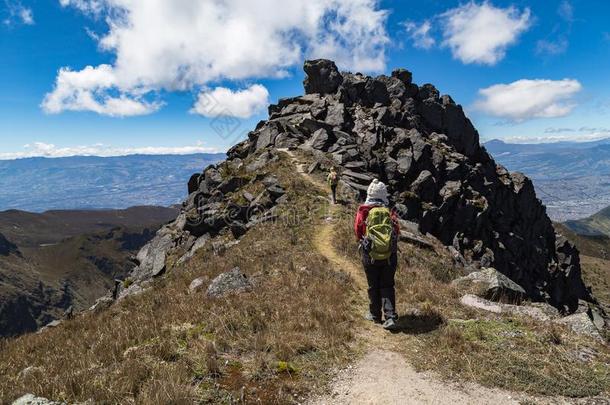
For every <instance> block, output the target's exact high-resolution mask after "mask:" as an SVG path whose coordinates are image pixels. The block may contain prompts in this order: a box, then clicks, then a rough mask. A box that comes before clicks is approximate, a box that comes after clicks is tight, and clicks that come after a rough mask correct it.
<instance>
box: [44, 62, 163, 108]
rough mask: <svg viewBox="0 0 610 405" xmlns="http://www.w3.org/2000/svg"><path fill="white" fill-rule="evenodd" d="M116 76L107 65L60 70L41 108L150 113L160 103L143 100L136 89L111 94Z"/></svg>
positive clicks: (158, 106)
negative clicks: (76, 69)
mask: <svg viewBox="0 0 610 405" xmlns="http://www.w3.org/2000/svg"><path fill="white" fill-rule="evenodd" d="M115 82H116V77H115V74H114V69H113V68H112V66H110V65H100V66H97V67H92V66H87V67H86V68H84V69H83V70H80V71H77V72H75V71H72V70H70V69H67V68H62V69H60V70H59V73H58V75H57V79H56V81H55V89H54V90H53V91H52V92H51V93H48V94H47V95H46V96H45V98H44V100H43V101H42V104H41V106H42V109H43V110H44V111H45V112H47V113H49V114H57V113H60V112H62V111H93V112H96V113H98V114H103V115H109V116H112V117H126V116H134V115H145V114H150V113H152V112H154V111H156V110H158V109H159V108H160V106H161V104H160V103H159V102H148V101H143V100H142V99H141V97H140V96H139V95H138V94H137V93H136V94H135V95H133V96H128V95H126V94H125V93H120V94H118V95H116V96H112V95H111V94H110V92H109V90H112V88H113V86H114V83H115Z"/></svg>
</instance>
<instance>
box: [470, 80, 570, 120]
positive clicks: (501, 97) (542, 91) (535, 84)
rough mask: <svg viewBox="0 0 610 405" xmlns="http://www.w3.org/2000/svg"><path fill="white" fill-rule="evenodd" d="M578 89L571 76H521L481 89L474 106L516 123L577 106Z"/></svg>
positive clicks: (565, 111)
mask: <svg viewBox="0 0 610 405" xmlns="http://www.w3.org/2000/svg"><path fill="white" fill-rule="evenodd" d="M581 89H582V86H581V84H580V83H579V82H578V81H577V80H574V79H563V80H542V79H538V80H526V79H522V80H518V81H516V82H513V83H510V84H496V85H493V86H491V87H487V88H485V89H480V90H479V99H478V100H477V101H476V102H475V107H476V108H477V109H478V110H480V111H483V112H485V113H487V114H489V115H492V116H494V117H501V118H506V119H508V120H511V121H515V122H521V121H525V120H528V119H532V118H554V117H563V116H565V115H568V114H569V113H570V112H571V111H572V110H573V109H574V107H575V106H576V103H575V102H574V100H573V99H574V96H575V95H576V94H577V93H578V92H579V91H580V90H581Z"/></svg>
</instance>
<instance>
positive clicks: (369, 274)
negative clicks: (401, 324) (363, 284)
mask: <svg viewBox="0 0 610 405" xmlns="http://www.w3.org/2000/svg"><path fill="white" fill-rule="evenodd" d="M396 262H397V261H396V255H393V257H392V258H390V260H384V261H378V262H372V261H371V260H370V259H369V257H368V255H367V254H364V255H363V257H362V264H363V265H364V272H365V273H366V281H367V282H368V284H369V289H368V293H369V311H370V312H371V315H373V317H374V318H375V320H378V321H381V312H382V310H383V315H384V318H385V319H390V318H394V319H396V318H397V317H398V316H397V315H396V293H395V292H394V274H395V273H396Z"/></svg>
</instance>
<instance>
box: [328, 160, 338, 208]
mask: <svg viewBox="0 0 610 405" xmlns="http://www.w3.org/2000/svg"><path fill="white" fill-rule="evenodd" d="M326 181H328V185H329V186H330V190H331V192H332V198H333V204H336V203H337V184H339V175H338V174H337V171H336V170H335V168H334V167H331V168H330V173H328V177H327V178H326Z"/></svg>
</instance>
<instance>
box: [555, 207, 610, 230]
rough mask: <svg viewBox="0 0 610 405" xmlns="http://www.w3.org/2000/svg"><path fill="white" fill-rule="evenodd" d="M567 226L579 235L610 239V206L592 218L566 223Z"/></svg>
mask: <svg viewBox="0 0 610 405" xmlns="http://www.w3.org/2000/svg"><path fill="white" fill-rule="evenodd" d="M565 225H566V226H567V227H568V228H570V229H571V230H572V231H574V232H575V233H577V234H579V235H592V236H607V237H610V206H609V207H606V208H604V209H603V210H601V211H599V212H597V213H595V214H593V215H591V216H590V217H587V218H583V219H578V220H573V221H566V222H565Z"/></svg>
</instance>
